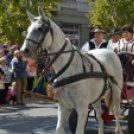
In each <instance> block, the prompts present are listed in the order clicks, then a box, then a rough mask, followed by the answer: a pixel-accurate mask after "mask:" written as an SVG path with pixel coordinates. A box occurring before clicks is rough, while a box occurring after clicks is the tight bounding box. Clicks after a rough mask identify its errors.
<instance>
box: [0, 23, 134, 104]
mask: <svg viewBox="0 0 134 134" xmlns="http://www.w3.org/2000/svg"><path fill="white" fill-rule="evenodd" d="M121 32H122V35H123V37H124V38H121V39H119V36H120V31H119V30H118V29H113V30H112V31H111V33H110V35H111V39H110V40H109V41H107V40H106V39H104V34H105V32H104V31H103V29H102V28H101V27H97V28H96V29H95V31H94V38H93V39H90V40H89V41H87V42H86V43H85V44H84V45H83V47H82V50H81V51H82V52H83V53H88V52H89V51H90V50H93V49H101V48H103V49H104V48H105V49H109V50H111V51H114V52H115V53H119V52H123V54H122V55H119V58H120V61H121V64H122V68H123V71H124V72H125V73H126V74H127V75H128V76H129V77H128V79H127V81H126V75H124V82H125V81H126V85H127V89H132V90H133V94H134V55H131V54H128V53H127V52H132V53H134V47H133V45H134V34H133V27H132V26H131V25H125V26H123V27H122V28H121ZM44 53H46V51H45V50H44V51H41V52H40V56H39V57H38V58H37V59H36V60H34V59H30V58H27V59H26V58H25V57H24V56H23V54H22V53H21V52H20V51H19V50H18V49H17V46H16V45H13V46H12V47H11V52H10V51H9V50H8V49H7V46H3V49H2V50H0V105H25V104H24V97H25V96H24V95H23V94H22V90H28V91H31V90H32V88H33V82H34V79H35V77H36V76H37V77H38V78H39V77H40V76H41V72H42V70H43V69H44V68H45V65H46V62H47V61H50V59H49V60H48V58H46V57H45V56H44ZM89 53H90V52H89ZM52 72H53V67H50V68H49V70H48V71H47V74H46V76H44V77H43V78H42V79H41V80H40V81H39V83H38V85H37V93H39V94H45V91H44V83H45V82H47V81H49V80H50V79H51V76H52ZM2 84H3V85H2ZM124 92H125V91H124ZM29 97H30V96H29ZM122 98H123V97H122Z"/></svg>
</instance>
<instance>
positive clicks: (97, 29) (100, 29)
mask: <svg viewBox="0 0 134 134" xmlns="http://www.w3.org/2000/svg"><path fill="white" fill-rule="evenodd" d="M97 32H101V33H104V34H105V33H106V32H104V31H103V29H102V28H101V27H96V28H95V30H94V33H97Z"/></svg>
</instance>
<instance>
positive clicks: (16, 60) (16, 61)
mask: <svg viewBox="0 0 134 134" xmlns="http://www.w3.org/2000/svg"><path fill="white" fill-rule="evenodd" d="M14 63H18V59H17V58H16V57H14V58H13V59H12V61H11V65H12V70H13V69H14V66H13V65H14Z"/></svg>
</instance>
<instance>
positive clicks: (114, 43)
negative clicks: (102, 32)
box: [108, 29, 119, 53]
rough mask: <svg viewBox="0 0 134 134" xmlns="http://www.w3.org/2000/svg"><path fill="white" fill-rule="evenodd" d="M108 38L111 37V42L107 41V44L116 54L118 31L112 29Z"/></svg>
mask: <svg viewBox="0 0 134 134" xmlns="http://www.w3.org/2000/svg"><path fill="white" fill-rule="evenodd" d="M110 36H111V37H112V39H111V40H109V43H108V44H111V45H112V46H113V50H114V52H115V53H117V52H118V44H119V30H118V29H113V30H112V31H111V33H110Z"/></svg>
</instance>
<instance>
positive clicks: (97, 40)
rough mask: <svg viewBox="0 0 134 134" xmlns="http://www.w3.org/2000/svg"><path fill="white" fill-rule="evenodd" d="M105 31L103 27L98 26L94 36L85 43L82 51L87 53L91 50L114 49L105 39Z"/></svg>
mask: <svg viewBox="0 0 134 134" xmlns="http://www.w3.org/2000/svg"><path fill="white" fill-rule="evenodd" d="M104 34H105V32H104V31H103V29H102V28H101V27H97V28H96V29H95V31H94V38H93V39H91V40H89V41H88V42H87V43H85V44H84V45H83V47H82V52H84V53H87V52H88V51H89V50H93V49H101V48H106V49H109V50H112V51H113V47H112V45H110V44H108V42H107V40H105V39H103V37H104Z"/></svg>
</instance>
